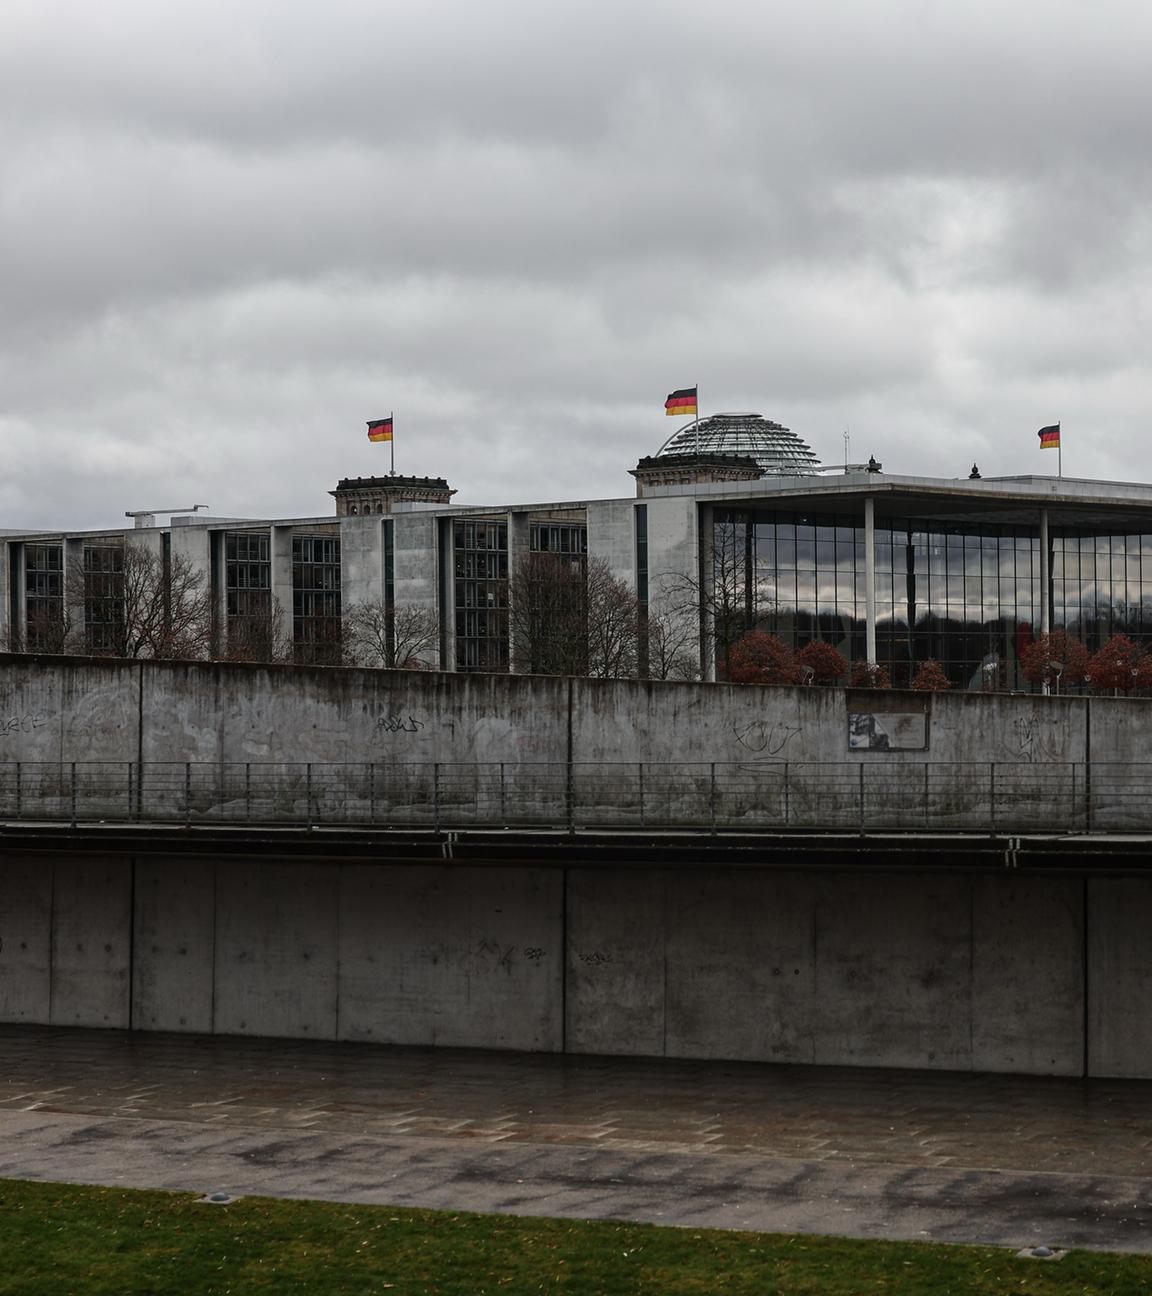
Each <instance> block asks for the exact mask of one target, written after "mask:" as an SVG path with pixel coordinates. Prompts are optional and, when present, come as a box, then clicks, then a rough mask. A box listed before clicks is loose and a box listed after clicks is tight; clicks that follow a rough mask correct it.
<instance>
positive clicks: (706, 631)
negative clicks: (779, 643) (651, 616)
mask: <svg viewBox="0 0 1152 1296" xmlns="http://www.w3.org/2000/svg"><path fill="white" fill-rule="evenodd" d="M747 540H748V537H747V526H746V525H745V524H744V523H739V524H738V523H736V522H719V523H717V524H716V525H715V526H714V527H713V530H712V546H711V551H710V570H709V571H707V572H703V573H701V574H697V573H692V572H679V573H674V574H670V575H669V576H668V577H667V583H666V593H665V607H666V609H667V610H668V611H670V612H674V613H675V614H677V615H678V616H681V617H685V618H688V617H691V618H693V619H694V620H695V623H696V626H697V633H698V634H699V635H700V639H701V645H702V650H703V654H702V655H703V659H704V660H705V661H706V660H707V659H708V657H709V656H710V655H712V654H715V656H716V657H717V659H718V665H719V667H720V670H721V673H722V674H723V676H724V677H725V678H727V676H728V672H729V669H730V667H731V659H732V647H733V645H734V644H735V643H736V641H737V640H738V639H740V638H741V637H742V636H743V635H744V634H745V633H746V632H747V631H748V629H749V628H750V627H751V626H752V625H754V624H755V617H756V612H757V610H758V609H757V608H756V607H755V606H754V602H753V600H754V596H755V589H754V584H753V582H752V581H751V573H750V571H749V566H750V563H749V554H748V550H747Z"/></svg>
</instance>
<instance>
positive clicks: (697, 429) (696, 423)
mask: <svg viewBox="0 0 1152 1296" xmlns="http://www.w3.org/2000/svg"><path fill="white" fill-rule="evenodd" d="M692 427H693V428H694V430H695V432H696V453H697V455H699V453H700V384H699V383H697V384H696V419H695V421H694V422H693V424H692Z"/></svg>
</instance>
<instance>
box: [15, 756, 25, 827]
mask: <svg viewBox="0 0 1152 1296" xmlns="http://www.w3.org/2000/svg"><path fill="white" fill-rule="evenodd" d="M23 765H24V762H23V761H17V762H16V818H17V819H19V818H20V816H21V815H22V814H23V813H24V787H23Z"/></svg>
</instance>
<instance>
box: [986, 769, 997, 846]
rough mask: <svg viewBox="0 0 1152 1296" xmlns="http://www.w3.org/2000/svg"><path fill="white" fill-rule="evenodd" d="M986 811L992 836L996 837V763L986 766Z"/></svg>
mask: <svg viewBox="0 0 1152 1296" xmlns="http://www.w3.org/2000/svg"><path fill="white" fill-rule="evenodd" d="M988 810H989V815H990V817H991V820H992V836H993V837H995V836H996V762H995V761H990V762H989V764H988Z"/></svg>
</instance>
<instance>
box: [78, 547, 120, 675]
mask: <svg viewBox="0 0 1152 1296" xmlns="http://www.w3.org/2000/svg"><path fill="white" fill-rule="evenodd" d="M84 641H85V644H86V645H87V648H88V651H89V652H92V653H122V652H123V651H124V546H123V545H122V544H86V545H85V546H84Z"/></svg>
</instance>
